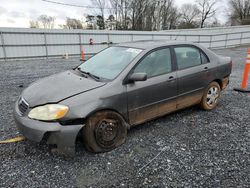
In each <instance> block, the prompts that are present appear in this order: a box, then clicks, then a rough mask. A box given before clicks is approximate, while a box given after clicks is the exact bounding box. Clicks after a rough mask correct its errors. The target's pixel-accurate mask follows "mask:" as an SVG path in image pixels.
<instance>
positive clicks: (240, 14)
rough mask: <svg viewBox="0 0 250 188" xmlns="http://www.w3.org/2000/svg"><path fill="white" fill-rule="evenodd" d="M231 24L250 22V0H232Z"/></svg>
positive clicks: (230, 3)
mask: <svg viewBox="0 0 250 188" xmlns="http://www.w3.org/2000/svg"><path fill="white" fill-rule="evenodd" d="M229 6H230V15H229V16H230V19H231V25H238V24H241V25H244V24H250V0H230V1H229Z"/></svg>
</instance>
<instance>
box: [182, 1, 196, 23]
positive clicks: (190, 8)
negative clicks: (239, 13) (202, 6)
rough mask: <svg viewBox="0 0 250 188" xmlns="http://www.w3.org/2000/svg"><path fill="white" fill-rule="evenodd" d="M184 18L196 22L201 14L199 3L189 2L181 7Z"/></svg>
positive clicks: (186, 20)
mask: <svg viewBox="0 0 250 188" xmlns="http://www.w3.org/2000/svg"><path fill="white" fill-rule="evenodd" d="M180 12H181V17H182V19H183V20H184V21H185V22H186V23H189V24H192V23H193V22H195V21H196V20H197V18H198V16H199V15H200V10H199V9H198V7H197V5H195V4H191V3H187V4H183V5H182V6H181V9H180Z"/></svg>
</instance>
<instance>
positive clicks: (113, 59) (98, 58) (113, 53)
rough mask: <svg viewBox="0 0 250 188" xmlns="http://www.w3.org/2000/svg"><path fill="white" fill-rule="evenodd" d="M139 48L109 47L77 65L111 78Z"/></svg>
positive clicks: (132, 57) (117, 73) (97, 74)
mask: <svg viewBox="0 0 250 188" xmlns="http://www.w3.org/2000/svg"><path fill="white" fill-rule="evenodd" d="M141 51H142V50H141V49H136V48H127V47H110V48H107V49H105V50H103V51H101V52H100V53H98V54H96V55H95V56H93V57H92V58H90V59H89V60H87V61H86V62H84V63H83V64H81V65H80V66H79V68H80V70H82V71H85V72H90V73H91V74H93V75H95V76H98V77H101V78H104V79H109V80H112V79H114V78H115V77H116V76H118V75H119V74H120V73H121V72H122V70H123V69H124V68H125V67H126V66H127V65H128V64H129V63H130V62H131V61H132V60H133V59H134V58H135V57H136V56H137V55H138V54H139V53H141Z"/></svg>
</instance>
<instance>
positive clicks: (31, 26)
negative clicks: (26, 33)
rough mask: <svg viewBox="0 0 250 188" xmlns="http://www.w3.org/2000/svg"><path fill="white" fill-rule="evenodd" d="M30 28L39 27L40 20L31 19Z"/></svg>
mask: <svg viewBox="0 0 250 188" xmlns="http://www.w3.org/2000/svg"><path fill="white" fill-rule="evenodd" d="M30 28H39V23H38V21H35V20H31V21H30Z"/></svg>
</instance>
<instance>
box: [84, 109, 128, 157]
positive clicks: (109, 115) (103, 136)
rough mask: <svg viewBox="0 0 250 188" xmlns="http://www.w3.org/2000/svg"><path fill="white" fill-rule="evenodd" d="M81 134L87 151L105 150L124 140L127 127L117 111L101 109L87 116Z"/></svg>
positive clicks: (116, 145)
mask: <svg viewBox="0 0 250 188" xmlns="http://www.w3.org/2000/svg"><path fill="white" fill-rule="evenodd" d="M82 134H83V139H84V142H85V146H86V148H87V149H88V150H89V151H91V152H106V151H110V150H112V149H114V148H116V147H118V146H120V145H121V144H123V143H124V142H125V140H126V136H127V127H126V123H125V121H124V120H123V118H122V117H121V115H119V114H118V113H116V112H113V111H101V112H97V113H95V114H94V115H92V116H90V117H89V118H87V121H86V125H85V127H84V129H83V131H82Z"/></svg>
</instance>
